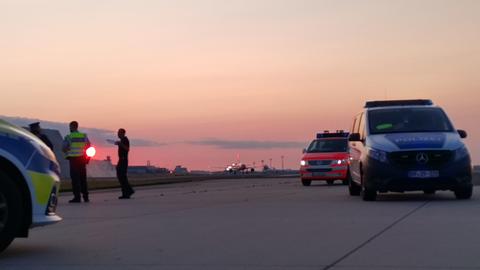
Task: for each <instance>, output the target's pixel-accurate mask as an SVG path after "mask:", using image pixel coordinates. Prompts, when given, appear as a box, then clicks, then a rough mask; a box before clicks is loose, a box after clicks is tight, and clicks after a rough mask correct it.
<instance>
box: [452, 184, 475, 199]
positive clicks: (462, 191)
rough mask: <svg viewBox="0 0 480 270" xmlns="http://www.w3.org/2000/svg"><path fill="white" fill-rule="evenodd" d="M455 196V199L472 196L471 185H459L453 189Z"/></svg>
mask: <svg viewBox="0 0 480 270" xmlns="http://www.w3.org/2000/svg"><path fill="white" fill-rule="evenodd" d="M454 193H455V197H456V198H457V200H468V199H470V198H472V195H473V187H472V186H470V187H461V188H457V189H456V190H455V191H454Z"/></svg>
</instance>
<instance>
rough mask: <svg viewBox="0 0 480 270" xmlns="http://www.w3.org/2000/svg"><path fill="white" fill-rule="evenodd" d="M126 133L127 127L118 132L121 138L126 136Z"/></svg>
mask: <svg viewBox="0 0 480 270" xmlns="http://www.w3.org/2000/svg"><path fill="white" fill-rule="evenodd" d="M125 133H127V132H126V131H125V129H123V128H120V129H118V132H117V135H118V138H120V139H122V138H124V137H125Z"/></svg>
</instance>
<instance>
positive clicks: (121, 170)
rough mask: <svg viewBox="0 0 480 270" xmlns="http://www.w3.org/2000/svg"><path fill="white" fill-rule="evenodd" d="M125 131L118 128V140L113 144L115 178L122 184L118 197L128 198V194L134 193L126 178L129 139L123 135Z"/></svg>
mask: <svg viewBox="0 0 480 270" xmlns="http://www.w3.org/2000/svg"><path fill="white" fill-rule="evenodd" d="M125 133H126V131H125V129H123V128H121V129H119V130H118V134H117V135H118V138H119V139H120V140H119V141H116V142H115V145H117V146H118V163H117V178H118V182H120V185H121V186H122V196H120V197H118V198H119V199H130V196H132V195H133V193H135V191H134V190H133V188H132V187H131V186H130V183H129V182H128V178H127V171H128V152H129V151H130V141H129V140H128V138H127V136H125Z"/></svg>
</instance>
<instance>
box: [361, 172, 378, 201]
mask: <svg viewBox="0 0 480 270" xmlns="http://www.w3.org/2000/svg"><path fill="white" fill-rule="evenodd" d="M366 181H367V179H365V175H363V174H362V199H363V200H364V201H366V202H372V201H375V200H377V191H376V190H375V189H372V188H368V187H367V184H366V183H365V182H366Z"/></svg>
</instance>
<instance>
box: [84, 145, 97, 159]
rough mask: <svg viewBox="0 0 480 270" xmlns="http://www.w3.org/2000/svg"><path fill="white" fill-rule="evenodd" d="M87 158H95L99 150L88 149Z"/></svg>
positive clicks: (91, 147)
mask: <svg viewBox="0 0 480 270" xmlns="http://www.w3.org/2000/svg"><path fill="white" fill-rule="evenodd" d="M86 153H87V157H89V158H93V157H94V156H95V154H96V153H97V150H95V147H93V146H90V147H89V148H88V149H87V152H86Z"/></svg>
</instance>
